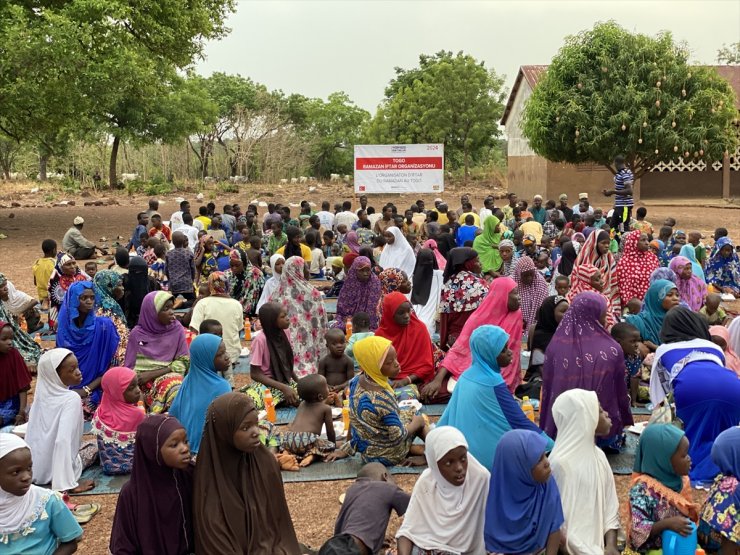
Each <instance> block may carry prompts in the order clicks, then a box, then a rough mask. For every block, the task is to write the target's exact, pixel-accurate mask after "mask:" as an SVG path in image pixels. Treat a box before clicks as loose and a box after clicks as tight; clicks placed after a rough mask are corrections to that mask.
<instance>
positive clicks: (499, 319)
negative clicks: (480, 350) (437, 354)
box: [440, 277, 522, 393]
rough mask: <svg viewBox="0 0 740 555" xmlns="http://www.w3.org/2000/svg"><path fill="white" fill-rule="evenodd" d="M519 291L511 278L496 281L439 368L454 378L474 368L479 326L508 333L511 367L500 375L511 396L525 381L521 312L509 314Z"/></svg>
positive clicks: (503, 370) (518, 310)
mask: <svg viewBox="0 0 740 555" xmlns="http://www.w3.org/2000/svg"><path fill="white" fill-rule="evenodd" d="M514 289H516V282H515V281H514V280H513V279H511V278H509V277H501V278H496V279H495V280H493V283H492V284H491V289H490V291H489V293H488V295H486V298H485V300H484V301H483V302H482V303H481V304H480V306H479V307H478V308H477V309H476V310H475V312H473V314H472V315H471V316H470V318H468V321H467V322H465V326H463V329H462V332H460V335H459V336H458V338H457V341H455V344H454V345H453V346H452V349H450V350H449V351H448V352H447V356H446V357H445V358H444V360H443V361H442V363H441V364H440V366H443V367H444V368H446V369H447V370H448V371H449V372H450V374H452V375H453V376H454V377H455V379H457V378H459V377H460V375H461V374H462V373H463V372H465V370H467V369H468V368H470V365H471V361H472V358H471V355H470V336H471V335H472V333H473V332H474V331H475V330H476V329H478V328H479V327H480V326H484V325H487V324H491V325H494V326H498V327H500V328H501V329H503V330H504V331H505V332H506V333H508V334H509V342H508V343H507V346H508V347H509V349H510V350H511V352H512V355H513V356H512V359H511V364H509V366H507V367H505V368H502V369H501V375H502V376H503V378H504V381H505V382H506V385H507V387H508V388H509V391H511V392H512V393H513V392H514V390H515V389H516V387H517V386H518V385H519V383H520V382H521V381H522V375H521V374H522V373H521V361H520V360H519V352H520V351H521V348H522V311H521V309H516V310H514V311H513V312H509V307H508V303H509V293H511V292H512V291H513V290H514Z"/></svg>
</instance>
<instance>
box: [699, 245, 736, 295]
mask: <svg viewBox="0 0 740 555" xmlns="http://www.w3.org/2000/svg"><path fill="white" fill-rule="evenodd" d="M712 252H714V255H713V256H712V257H711V258H710V259H709V262H708V263H707V283H708V284H709V285H711V286H713V287H714V288H715V289H716V290H718V291H721V292H722V293H730V294H732V295H735V297H738V296H740V258H738V256H737V253H736V252H735V246H734V245H733V244H732V241H730V238H729V237H720V238H719V239H717V243H716V244H715V245H714V248H713V249H712Z"/></svg>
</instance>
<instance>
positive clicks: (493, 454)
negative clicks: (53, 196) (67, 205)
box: [0, 157, 740, 555]
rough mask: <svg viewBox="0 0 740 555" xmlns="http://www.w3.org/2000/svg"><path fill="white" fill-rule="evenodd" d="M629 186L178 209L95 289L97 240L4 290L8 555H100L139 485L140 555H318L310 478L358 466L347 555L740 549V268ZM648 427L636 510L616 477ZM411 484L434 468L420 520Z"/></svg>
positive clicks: (4, 528) (333, 549)
mask: <svg viewBox="0 0 740 555" xmlns="http://www.w3.org/2000/svg"><path fill="white" fill-rule="evenodd" d="M615 165H616V168H617V173H616V176H615V180H614V181H615V185H614V189H613V190H605V191H603V193H604V195H606V196H607V197H611V196H613V197H614V198H615V201H614V206H613V207H610V209H602V208H597V207H594V206H591V204H590V201H589V198H588V195H587V194H581V195H579V199H578V203H577V204H575V205H573V206H570V205H569V204H568V198H567V196H566V195H561V196H560V197H559V199H558V201H557V202H556V201H554V200H547V201H545V200H544V199H543V198H542V197H541V196H539V195H537V196H535V197H534V198H533V199H532V202H531V204H530V203H528V202H527V201H525V200H520V199H518V198H517V196H516V194H514V193H509V195H508V196H507V197H506V199H505V203H504V204H503V205H499V206H497V205H496V204H497V200H496V199H495V198H493V197H487V198H486V199H485V200H484V206H483V207H482V208H480V209H479V210H478V209H476V208H475V207H474V206H473V205H472V203H471V200H470V198H469V196H468V195H463V196H462V198H461V199H460V206H459V208H456V209H453V208H450V207H449V206H448V205H447V204H446V203H445V202H444V200H443V199H441V198H438V199H435V201H434V206H433V207H430V208H427V207H426V206H425V203H424V202H423V201H421V200H419V201H416V202H415V203H414V204H413V205H412V206H411V207H410V208H409V209H406V210H403V209H399V208H398V207H397V206H395V205H394V204H391V203H389V204H386V205H385V206H383V207H381V208H380V209H379V210H378V211H376V210H375V209H374V208H373V207H371V206H369V205H368V198H367V197H366V196H362V197H360V207H359V209H358V210H353V207H352V203H351V202H350V201H345V202H344V203H342V204H337V205H335V206H334V207H333V209H332V206H331V204H330V203H329V202H323V203H322V206H321V210H320V211H317V212H314V210H313V208H312V205H311V204H310V203H308V202H306V201H304V202H302V203H301V205H300V212H299V213H298V214H295V215H294V214H293V213H292V211H291V208H290V207H289V206H284V205H273V204H269V205H268V206H267V207H266V208H267V210H266V211H264V212H263V213H262V214H260V212H261V210H260V207H259V206H258V205H257V204H250V205H249V206H248V207H247V209H246V211H244V212H242V210H241V207H240V206H239V205H236V204H227V205H225V206H224V208H223V211H221V212H218V211H217V210H216V207H215V206H214V205H213V204H212V203H210V204H208V205H201V206H200V207H199V210H198V214H197V215H196V216H194V215H193V213H191V206H190V203H189V202H187V201H183V202H181V203H180V206H179V210H178V211H176V212H175V213H173V214H171V215H170V217H169V218H167V217H166V216H163V215H162V214H161V213H160V212H159V206H158V203H157V201H154V200H153V201H151V202H150V205H149V210H147V211H142V212H140V213H139V214H138V215H137V221H136V225H135V228H134V231H133V233H132V235H131V238H130V240H129V241H128V243H127V244H126V245H120V246H118V248H117V249H116V251H115V256H114V260H113V261H111V263H110V264H107V263H106V264H104V266H105V268H99V264H98V262H100V261H98V262H96V261H94V260H93V261H90V262H88V263H86V264H85V265H84V267H83V268H81V267H80V265H79V264H78V262H77V259H78V258H90V257H94V256H95V254H96V251H98V250H102V248H101V247H99V246H97V245H96V244H95V243H94V242H92V241H90V240H88V239H87V238H85V237H84V235H83V231H84V220H83V218H81V217H77V218H75V219H74V221H73V225H72V227H71V228H70V230H69V231H68V232H67V233H66V234H65V238H64V241H62V250H60V251H57V243H56V241H55V240H53V239H46V240H44V241H43V242H42V244H41V249H42V251H43V256H42V257H41V258H39V260H37V261H36V263H35V264H34V265H33V277H34V282H35V285H36V295H35V296H34V297H32V296H30V295H27V294H26V293H23V292H22V291H19V290H17V289H16V288H15V287H14V286H13V284H12V283H11V281H9V280H8V278H7V277H6V276H5V275H3V274H0V393H2V396H1V397H2V398H1V399H0V403H1V407H2V410H0V416H1V417H2V422H1V424H2V430H0V553H5V552H7V553H55V554H65V553H73V552H74V551H75V550H76V549H77V542H78V541H79V539H80V538H81V536H82V528H81V527H80V524H85V523H87V522H89V521H90V520H91V519H92V518H93V517H94V515H95V514H96V513H97V512H99V510H100V506H99V505H96V504H94V503H89V504H78V503H76V502H75V501H74V500H75V497H74V495H75V494H77V493H82V492H86V491H90V490H91V489H92V488H94V487H95V484H94V482H93V481H91V480H87V479H84V478H83V472H84V470H85V469H86V468H88V467H90V466H91V465H95V464H99V465H100V466H101V467H102V471H103V472H104V473H105V474H107V475H129V476H130V479H129V480H128V482H127V483H126V484H125V485H124V486H123V488H122V490H121V493H120V495H119V497H118V501H117V508H116V511H115V515H114V516H113V530H112V533H111V537H110V543H109V549H110V552H111V553H113V554H114V555H119V554H121V555H123V554H133V553H141V554H149V553H152V554H153V553H165V554H172V555H182V554H188V553H198V554H200V553H203V554H206V553H207V554H211V553H255V554H257V553H265V554H268V553H269V554H272V553H274V554H277V553H280V554H290V555H298V554H302V553H309V552H312V551H311V550H310V548H308V547H307V546H305V545H303V544H301V543H299V539H298V537H297V535H296V532H295V530H294V526H293V523H292V520H291V517H290V513H289V510H288V505H287V502H286V499H285V493H284V490H283V482H282V479H281V474H280V471H281V469H282V470H292V471H295V470H298V469H300V468H302V467H306V466H308V465H310V464H335V462H334V461H337V460H338V459H343V458H347V457H355V458H357V459H359V460H360V461H361V462H362V464H363V466H362V468H361V470H360V472H359V473H358V476H357V480H356V481H355V483H354V484H353V485H352V486H351V487H350V488H349V490H348V491H347V493H346V497H345V499H344V502H343V505H342V508H341V511H340V513H339V516H338V518H337V521H336V524H335V535H334V536H333V537H332V538H330V539H329V540H328V541H327V542H326V543H325V544H324V545H323V546H322V547H321V550H320V551H319V553H322V554H327V555H328V554H333V553H337V554H339V553H342V554H355V553H359V554H371V553H373V554H374V553H385V552H386V550H388V549H389V548H388V546H387V545H385V535H386V528H387V526H388V522H389V518H390V515H391V513H392V511H395V512H396V513H397V514H399V515H402V516H403V523H402V525H401V527H400V528H399V529H398V531H397V533H396V541H395V547H393V548H392V552H393V553H397V554H399V555H424V554H486V553H496V554H498V553H501V554H503V553H506V554H531V553H542V552H545V553H547V554H548V555H554V554H555V553H558V551H560V552H561V553H570V554H573V555H575V554H597V553H608V554H609V555H615V554H616V553H618V552H619V551H620V550H622V549H624V552H627V553H629V552H638V553H654V552H655V550H660V549H661V547H662V541H663V539H664V538H665V537H666V536H665V534H667V533H674V534H677V535H679V536H683V537H691V538H694V541H696V542H697V543H698V544H699V545H700V546H701V547H702V548H703V549H704V550H706V551H707V552H717V553H721V554H722V555H727V554H730V553H737V552H738V551H739V550H740V516H739V514H738V511H739V510H740V484H739V482H738V480H740V428H739V427H738V425H739V424H740V358H739V357H738V354H737V353H740V318H736V319H734V320H733V319H732V318H731V316H732V315H733V314H732V310H730V309H729V308H725V307H723V303H725V302H727V301H732V300H734V299H736V298H740V259H739V258H738V253H737V250H736V248H735V246H734V244H733V243H732V240H731V239H730V237H729V234H728V232H727V230H726V229H723V228H718V229H716V231H715V232H714V236H713V237H712V239H713V241H712V242H711V243H710V242H709V241H708V238H707V237H704V236H703V235H702V233H700V232H699V231H694V230H691V231H689V232H688V233H687V232H685V231H683V230H681V229H679V228H678V225H677V221H676V220H674V219H672V218H669V219H666V221H665V222H663V225H662V226H660V227H657V226H656V227H653V224H651V223H650V222H649V221H648V220H647V219H646V217H647V211H646V209H645V208H644V207H639V208H637V210H636V211H635V214H634V218H633V214H632V210H633V208H634V201H633V191H632V175H631V173H630V172H629V170H628V169H627V168H626V167H624V163H623V160H622V159H621V158H620V157H617V159H616V160H615ZM499 204H500V203H499ZM705 242H706V243H705ZM36 297H37V298H36ZM331 298H336V309H335V310H334V309H332V310H327V308H328V307H329V306H331V303H330V302H327V299H331ZM727 306H728V307H729V306H730V305H727ZM44 314H45V315H46V317H45V318H44V316H43V315H44ZM50 341H54V342H55V343H54V348H49V349H45V348H44V347H43V346H42V345H46V344H48V342H50ZM247 342H248V343H247ZM247 345H248V348H247ZM247 357H248V359H247ZM247 360H248V374H249V379H248V381H247V384H246V385H244V386H242V387H237V385H236V384H235V382H234V373H235V371H238V370H239V368H238V367H239V366H240V365H242V364H245V363H246V361H247ZM30 393H32V396H31V395H29V394H30ZM31 397H32V398H31ZM430 404H444V405H446V406H445V407H444V411H443V413H442V416H441V418H440V419H439V421H438V422H436V423H430V421H429V418H428V417H427V416H426V414H424V409H423V406H424V405H430ZM646 405H647V406H648V407H649V408H650V410H651V411H652V414H651V417H650V422H649V424H648V425H647V426H644V427H643V428H640V429H639V430H638V431H641V434H640V437H639V443H638V445H637V449H636V454H635V462H634V474H633V477H632V481H631V486H630V489H629V494H628V496H627V497H626V498H622V499H620V498H619V496H618V495H617V490H616V486H615V480H614V476H613V473H612V469H611V467H610V464H609V460H608V458H607V457H608V456H610V455H617V454H620V453H623V452H625V451H626V450H628V449H629V445H628V444H629V442H628V433H629V432H628V431H627V428H629V427H630V426H632V425H633V424H634V420H633V409H635V408H638V407H645V406H646ZM420 406H421V407H422V409H421V410H420V409H419V407H420ZM275 407H296V409H297V410H296V412H295V417H294V419H293V421H292V422H291V423H290V424H289V425H288V426H287V427H278V426H275V425H273V424H272V423H271V422H270V420H271V418H270V417H269V414H270V411H271V410H273V409H274V408H275ZM333 407H337V408H339V407H343V410H344V411H345V413H346V414H348V416H349V426H348V429H346V430H344V431H345V432H347V435H346V437H344V436H343V435H342V433H341V426H339V427H338V428H336V427H335V425H334V422H333V413H332V408H333ZM533 409H538V410H539V420H537V419H535V418H534V410H533ZM86 421H89V423H90V424H89V426H90V427H91V428H90V429H91V435H90V434H85V432H84V427H85V422H86ZM335 428H336V429H335ZM343 439H344V440H343ZM319 461H323V462H319ZM337 464H340V463H337ZM396 465H405V466H426V467H427V468H426V470H424V471H423V473H422V474H421V475H420V477H419V479H418V480H417V482H416V485H415V486H414V489H413V492H412V493H411V494H410V495H409V494H408V493H407V492H404V491H403V490H402V489H401V488H399V487H398V486H396V485H395V483H394V481H393V478H392V475H391V473H390V470H389V469H390V467H393V466H396ZM692 488H699V489H703V490H706V491H707V494H706V501H705V502H704V503H703V504H696V503H694V497H692ZM620 505H625V506H626V507H627V512H626V514H627V515H628V516H627V520H626V521H620ZM620 529H622V530H624V532H625V534H624V543H625V545H624V546H622V545H619V535H618V532H619V530H620Z"/></svg>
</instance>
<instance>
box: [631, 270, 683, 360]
mask: <svg viewBox="0 0 740 555" xmlns="http://www.w3.org/2000/svg"><path fill="white" fill-rule="evenodd" d="M678 301H679V296H678V288H677V287H676V285H675V284H674V283H673V282H671V281H668V280H667V279H659V280H657V281H655V282H653V284H652V285H651V286H650V288H649V289H648V290H647V294H646V295H645V302H644V303H643V305H642V310H640V312H639V313H637V314H628V315H627V316H625V320H626V321H627V323H628V324H632V325H633V326H635V327H636V328H637V330H638V331H639V332H640V338H641V339H642V342H643V343H645V345H647V347H648V348H649V349H650V350H651V351H655V349H657V348H658V345H660V329H661V328H662V327H663V320H664V319H665V316H666V314H667V313H668V311H669V310H670V309H672V308H673V307H674V306H678Z"/></svg>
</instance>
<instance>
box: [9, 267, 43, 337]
mask: <svg viewBox="0 0 740 555" xmlns="http://www.w3.org/2000/svg"><path fill="white" fill-rule="evenodd" d="M6 283H7V287H8V298H7V299H5V298H4V299H3V304H4V305H5V307H6V308H7V309H8V311H9V312H10V314H12V315H13V316H14V317H15V318H16V319H17V320H18V321H19V322H20V321H22V320H25V322H26V328H27V329H28V333H34V332H35V331H37V330H40V329H41V328H43V327H44V323H43V322H42V321H41V313H40V312H39V310H38V304H39V301H38V300H36V299H34V298H33V297H32V296H31V295H29V294H27V293H25V292H24V291H21V290H20V289H17V288H16V287H15V285H13V282H12V281H10V280H9V279H7V278H6ZM44 285H46V284H44ZM44 291H46V286H44Z"/></svg>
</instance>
